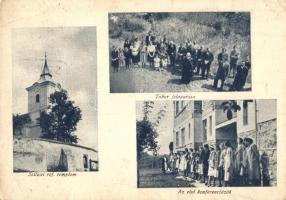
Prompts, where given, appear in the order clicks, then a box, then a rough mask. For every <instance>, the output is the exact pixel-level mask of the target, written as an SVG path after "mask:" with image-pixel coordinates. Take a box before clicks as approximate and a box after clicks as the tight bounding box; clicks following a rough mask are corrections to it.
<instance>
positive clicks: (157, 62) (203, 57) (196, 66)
mask: <svg viewBox="0 0 286 200" xmlns="http://www.w3.org/2000/svg"><path fill="white" fill-rule="evenodd" d="M238 58H239V53H238V51H237V49H236V46H234V47H233V49H232V51H231V54H230V56H229V55H228V54H227V53H226V49H225V48H222V51H221V52H220V53H219V54H218V56H217V61H218V69H217V73H216V75H215V80H214V87H215V89H220V90H222V89H223V86H224V82H225V80H226V78H227V77H228V76H231V74H232V77H234V79H235V80H234V82H233V85H232V87H231V88H230V90H238V91H239V90H242V89H243V87H244V85H245V82H246V78H247V74H248V70H249V69H250V60H249V56H247V58H246V60H245V61H242V62H241V63H242V64H241V65H238ZM213 60H214V55H213V53H212V52H211V50H210V48H204V47H203V46H199V45H198V44H196V43H195V42H191V41H187V42H186V43H185V44H180V45H179V47H178V49H177V47H176V44H175V43H174V42H173V41H170V42H169V41H168V40H167V39H166V37H164V38H163V39H161V40H160V41H159V42H157V41H156V40H155V39H154V37H152V35H150V34H148V35H147V36H146V40H145V45H142V44H141V42H140V41H139V40H138V38H135V40H134V41H132V42H130V40H129V39H126V40H125V42H124V44H123V49H121V48H120V49H117V48H116V47H115V46H113V47H112V51H111V62H112V66H113V68H114V72H118V71H119V70H118V69H119V66H120V65H121V66H123V65H124V63H125V68H126V69H130V66H131V63H132V65H133V66H142V67H145V66H146V64H147V63H149V65H150V66H151V67H153V68H154V69H158V70H159V71H161V69H162V68H166V67H167V66H168V64H169V65H170V67H171V70H172V71H173V72H175V71H177V67H176V66H180V68H182V83H184V84H188V83H189V82H190V81H191V79H192V76H193V73H196V74H200V75H201V77H202V78H203V79H208V76H209V72H210V69H211V65H212V62H213ZM218 81H220V82H221V83H220V88H217V86H218Z"/></svg>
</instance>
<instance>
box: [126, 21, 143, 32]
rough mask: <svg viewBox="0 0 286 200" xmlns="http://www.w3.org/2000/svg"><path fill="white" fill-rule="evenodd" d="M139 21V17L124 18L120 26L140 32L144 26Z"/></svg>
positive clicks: (130, 30)
mask: <svg viewBox="0 0 286 200" xmlns="http://www.w3.org/2000/svg"><path fill="white" fill-rule="evenodd" d="M140 21H141V20H139V19H125V20H124V22H123V26H122V28H123V30H125V31H129V32H142V31H144V30H145V28H144V25H143V24H142V23H141V22H140Z"/></svg>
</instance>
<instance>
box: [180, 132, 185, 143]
mask: <svg viewBox="0 0 286 200" xmlns="http://www.w3.org/2000/svg"><path fill="white" fill-rule="evenodd" d="M181 141H182V142H181V146H184V145H185V128H182V130H181Z"/></svg>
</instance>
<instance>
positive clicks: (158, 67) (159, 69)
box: [154, 55, 161, 72]
mask: <svg viewBox="0 0 286 200" xmlns="http://www.w3.org/2000/svg"><path fill="white" fill-rule="evenodd" d="M160 63H161V60H160V58H159V56H158V55H156V56H155V58H154V68H155V70H158V71H159V72H161V68H160Z"/></svg>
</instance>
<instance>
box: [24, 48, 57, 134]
mask: <svg viewBox="0 0 286 200" xmlns="http://www.w3.org/2000/svg"><path fill="white" fill-rule="evenodd" d="M56 89H57V84H56V83H55V82H54V81H53V76H52V74H51V72H50V69H49V66H48V62H47V55H46V54H45V63H44V66H43V69H42V72H41V74H40V77H39V80H38V81H36V82H35V83H33V85H31V86H29V87H27V88H26V90H27V92H28V114H29V116H30V118H31V120H32V122H31V123H30V124H27V125H25V127H24V129H23V131H22V136H24V137H30V138H39V137H41V136H42V135H43V133H42V130H41V128H40V125H39V121H38V119H39V118H40V114H41V112H42V111H44V110H45V109H47V108H48V105H49V97H50V95H51V94H52V93H54V92H55V91H56Z"/></svg>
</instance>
